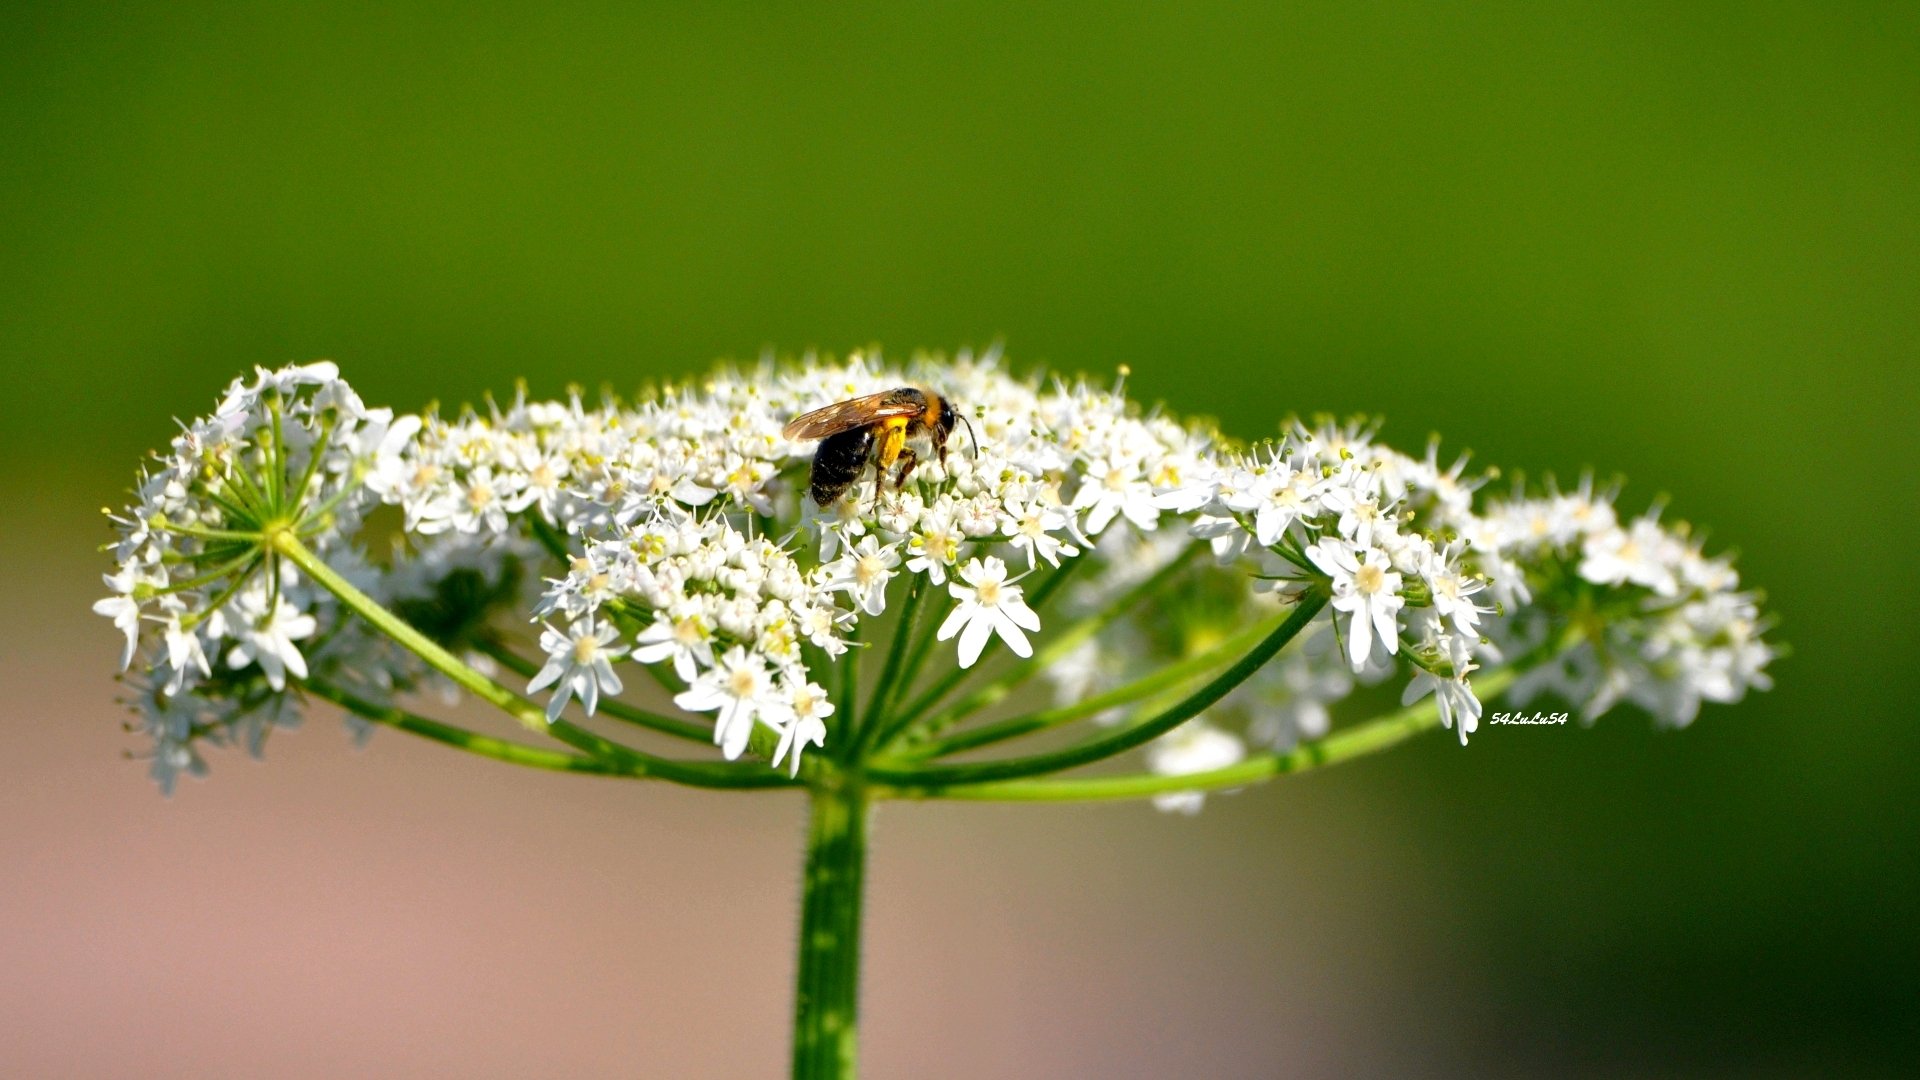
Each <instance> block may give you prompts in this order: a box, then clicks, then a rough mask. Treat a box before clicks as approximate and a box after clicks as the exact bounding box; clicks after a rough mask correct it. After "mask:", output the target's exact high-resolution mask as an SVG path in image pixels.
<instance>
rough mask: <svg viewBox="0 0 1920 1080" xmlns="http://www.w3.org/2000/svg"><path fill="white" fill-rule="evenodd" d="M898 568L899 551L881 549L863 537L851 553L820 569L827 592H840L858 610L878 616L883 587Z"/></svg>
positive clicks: (889, 547) (875, 540) (884, 605)
mask: <svg viewBox="0 0 1920 1080" xmlns="http://www.w3.org/2000/svg"><path fill="white" fill-rule="evenodd" d="M899 565H900V552H899V549H897V548H895V547H894V546H893V545H891V544H889V545H886V546H884V547H883V546H881V544H880V541H879V539H878V538H876V537H873V536H863V537H861V538H860V542H859V543H858V544H856V545H855V546H854V547H853V549H852V550H851V551H849V552H847V554H846V555H845V556H843V557H841V558H839V559H836V560H834V561H833V562H831V563H828V564H827V565H826V566H824V567H822V568H821V569H822V576H823V577H824V579H825V584H826V587H827V588H828V589H831V590H833V591H836V592H844V593H847V594H848V595H849V596H851V597H852V598H853V601H854V603H856V604H858V605H859V607H860V610H862V611H864V612H866V613H867V614H869V615H878V614H880V613H881V612H883V611H885V610H886V609H887V583H888V582H890V581H892V580H893V573H894V567H897V566H899Z"/></svg>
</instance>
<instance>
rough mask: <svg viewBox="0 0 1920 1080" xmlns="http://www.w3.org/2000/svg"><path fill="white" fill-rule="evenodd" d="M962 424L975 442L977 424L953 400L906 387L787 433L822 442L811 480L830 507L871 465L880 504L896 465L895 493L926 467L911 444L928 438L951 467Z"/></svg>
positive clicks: (799, 419)
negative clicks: (952, 442) (950, 444)
mask: <svg viewBox="0 0 1920 1080" xmlns="http://www.w3.org/2000/svg"><path fill="white" fill-rule="evenodd" d="M956 423H965V424H966V425H967V434H968V437H969V439H971V437H972V435H973V424H972V422H970V421H968V420H967V418H966V417H965V416H963V415H961V413H960V411H959V410H958V409H957V408H955V407H954V404H953V402H952V401H949V400H948V399H946V398H944V397H942V396H940V395H939V394H937V393H935V392H933V391H932V390H928V389H925V388H922V387H915V386H902V387H898V388H896V389H893V390H885V391H882V392H880V393H878V394H868V395H867V396H865V397H857V398H853V399H851V400H848V401H840V402H835V403H834V404H832V405H828V406H826V407H825V408H820V409H815V410H813V411H812V412H810V413H805V414H802V415H800V416H796V417H794V418H793V422H792V423H789V424H788V425H787V426H786V430H784V431H782V432H781V434H782V435H783V436H785V437H786V438H789V439H794V440H807V439H819V440H820V449H819V450H816V451H815V452H814V455H813V471H812V475H811V476H810V477H809V479H808V491H809V493H810V494H811V495H812V496H813V501H814V502H816V503H819V504H820V505H821V506H825V505H827V504H828V503H830V502H832V501H834V500H835V499H838V498H839V497H840V496H841V495H843V494H845V493H846V490H847V489H848V488H850V487H852V486H853V485H854V484H855V483H856V482H858V481H859V479H860V474H861V473H862V472H864V471H865V470H866V467H867V466H868V465H869V464H871V465H872V466H873V468H874V473H875V476H874V482H873V499H874V502H875V503H876V504H877V503H878V502H879V501H880V493H881V492H882V491H883V490H885V489H886V486H887V473H888V471H889V470H891V469H892V468H893V467H894V465H895V463H896V462H897V463H898V464H899V467H900V468H899V472H897V473H896V474H895V475H894V478H893V489H894V490H895V491H898V490H900V485H902V484H904V483H906V482H907V476H908V474H910V473H912V472H913V467H914V466H915V465H917V464H919V463H920V455H919V454H917V453H915V452H914V449H913V447H911V446H909V445H907V444H908V442H909V441H910V440H918V439H925V440H926V441H927V442H928V443H930V444H931V445H932V447H933V452H934V454H935V455H936V456H937V457H938V459H939V461H940V464H942V465H945V464H946V463H947V438H948V436H950V435H952V434H953V426H954V424H956Z"/></svg>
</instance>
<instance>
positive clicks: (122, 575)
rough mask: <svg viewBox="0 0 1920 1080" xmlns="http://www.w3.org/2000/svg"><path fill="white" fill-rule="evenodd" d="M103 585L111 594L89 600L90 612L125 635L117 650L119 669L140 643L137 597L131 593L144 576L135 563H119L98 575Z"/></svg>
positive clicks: (139, 584) (127, 662)
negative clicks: (124, 642) (114, 569)
mask: <svg viewBox="0 0 1920 1080" xmlns="http://www.w3.org/2000/svg"><path fill="white" fill-rule="evenodd" d="M102 576H103V578H104V580H105V581H106V583H107V588H109V589H112V590H113V592H114V595H112V596H109V597H107V598H106V599H105V600H96V601H94V603H93V610H94V614H96V615H105V616H106V617H108V618H110V619H112V620H113V625H114V627H115V628H116V629H118V630H119V631H120V632H121V633H123V634H125V635H127V646H126V649H125V650H123V651H122V652H121V654H120V670H122V671H125V670H126V669H127V665H129V664H131V663H133V653H134V650H135V649H136V648H138V647H139V645H140V601H138V600H135V599H134V593H135V591H136V590H138V589H139V588H140V586H141V585H144V584H147V580H146V578H145V576H144V575H142V574H141V573H140V571H139V569H138V568H137V567H135V566H131V565H129V566H123V567H121V568H120V572H119V573H117V574H105V575H102Z"/></svg>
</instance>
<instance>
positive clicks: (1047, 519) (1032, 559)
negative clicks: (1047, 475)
mask: <svg viewBox="0 0 1920 1080" xmlns="http://www.w3.org/2000/svg"><path fill="white" fill-rule="evenodd" d="M1000 531H1001V532H1002V533H1003V534H1005V535H1006V536H1007V537H1009V538H1010V539H1009V542H1010V543H1011V544H1012V545H1013V546H1014V547H1015V548H1017V549H1019V550H1020V551H1022V552H1024V553H1025V554H1026V556H1027V569H1029V570H1031V569H1033V568H1034V566H1036V565H1037V561H1036V560H1038V559H1045V560H1047V565H1049V566H1059V565H1060V557H1061V556H1062V555H1066V556H1069V557H1071V556H1074V555H1078V554H1080V549H1079V548H1076V547H1074V546H1073V545H1072V544H1069V543H1067V542H1065V541H1063V540H1061V539H1060V537H1058V536H1055V535H1054V534H1055V533H1067V534H1069V535H1070V534H1071V533H1072V532H1073V515H1072V514H1069V513H1067V512H1066V511H1065V510H1063V509H1061V508H1060V507H1057V506H1043V505H1041V504H1040V503H1037V502H1032V503H1028V502H1011V503H1008V504H1007V508H1006V511H1005V517H1004V518H1003V519H1002V521H1001V523H1000Z"/></svg>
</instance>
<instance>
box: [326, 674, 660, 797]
mask: <svg viewBox="0 0 1920 1080" xmlns="http://www.w3.org/2000/svg"><path fill="white" fill-rule="evenodd" d="M305 685H306V690H307V693H309V694H312V695H313V696H314V697H317V698H321V699H323V700H326V701H331V702H333V703H334V704H335V705H338V706H340V707H341V708H343V709H345V710H347V711H348V712H350V713H352V714H354V715H355V716H358V717H360V718H362V719H365V720H371V721H373V722H374V723H376V724H385V725H386V726H388V727H392V728H398V729H400V730H401V731H405V732H408V733H410V734H413V735H418V736H420V737H421V738H423V739H432V740H433V741H435V742H438V743H445V744H446V745H448V746H452V747H455V748H457V749H461V750H465V751H466V752H468V753H470V754H479V755H480V756H481V757H489V758H492V759H494V760H495V761H504V762H507V763H508V764H510V765H525V766H528V767H530V768H535V769H551V770H554V771H556V772H579V773H593V774H596V775H600V776H639V775H644V774H640V773H633V772H629V771H628V770H626V769H625V768H622V767H620V766H618V765H615V764H613V763H612V762H609V761H602V760H599V759H596V758H588V757H581V756H579V755H577V754H563V753H560V752H559V751H557V750H542V749H540V748H539V747H535V746H525V745H523V744H521V743H516V742H508V741H507V740H505V739H496V738H494V737H492V736H490V735H482V734H480V733H479V732H477V731H468V730H467V729H466V728H463V727H455V726H454V725H452V724H443V723H441V722H440V721H438V720H433V719H430V718H428V717H425V716H420V715H418V714H416V713H410V712H407V711H406V710H404V709H398V708H393V707H391V706H386V705H378V704H375V703H374V702H371V701H368V700H367V699H365V698H363V697H358V696H356V695H354V694H352V693H350V692H348V691H346V690H343V689H341V688H340V687H338V686H334V685H332V684H330V683H325V682H319V681H317V680H309V681H308V682H307V683H306V684H305Z"/></svg>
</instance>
